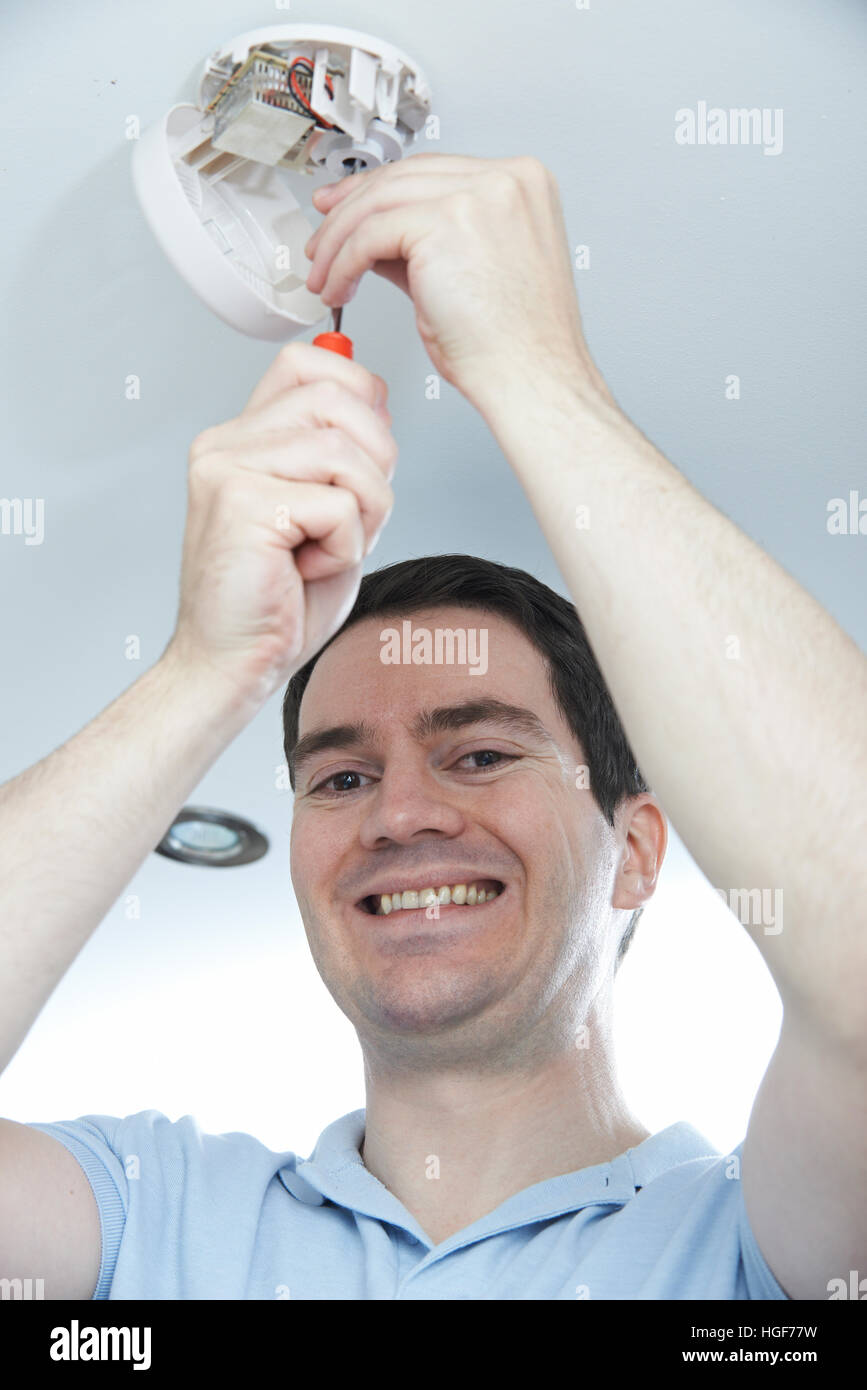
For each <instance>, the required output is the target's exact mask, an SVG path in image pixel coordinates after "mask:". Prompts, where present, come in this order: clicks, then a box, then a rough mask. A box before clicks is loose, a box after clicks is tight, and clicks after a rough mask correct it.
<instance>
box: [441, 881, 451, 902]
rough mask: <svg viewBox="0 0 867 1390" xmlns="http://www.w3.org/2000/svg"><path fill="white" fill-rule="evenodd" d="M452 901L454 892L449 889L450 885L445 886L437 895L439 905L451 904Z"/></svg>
mask: <svg viewBox="0 0 867 1390" xmlns="http://www.w3.org/2000/svg"><path fill="white" fill-rule="evenodd" d="M451 900H452V890H451V888H449V886H448V884H444V885H443V887H442V888H440V890H439V892H438V893H437V902H438V903H450V902H451Z"/></svg>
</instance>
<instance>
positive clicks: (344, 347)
mask: <svg viewBox="0 0 867 1390" xmlns="http://www.w3.org/2000/svg"><path fill="white" fill-rule="evenodd" d="M343 167H344V168H345V169H347V170H348V172H349V173H350V174H356V173H358V170H359V169H360V168H361V169H363V168H364V161H363V160H362V159H347V160H346V161H345V163H344V166H343ZM342 317H343V305H342V304H341V305H339V307H334V308H332V310H331V332H330V333H317V334H316V337H315V338H314V339H313V346H314V347H322V348H328V350H329V351H330V352H339V353H340V354H341V356H342V357H351V356H352V339H351V338H347V336H346V334H345V333H341V331H340V321H341V319H342Z"/></svg>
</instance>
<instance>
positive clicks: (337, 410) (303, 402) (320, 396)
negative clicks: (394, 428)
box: [213, 380, 397, 478]
mask: <svg viewBox="0 0 867 1390" xmlns="http://www.w3.org/2000/svg"><path fill="white" fill-rule="evenodd" d="M388 418H389V419H390V418H391V417H390V416H389V417H388ZM241 419H242V417H240V416H239V417H238V420H237V421H236V420H231V421H229V422H228V424H227V425H225V426H218V427H217V429H218V432H217V431H215V433H214V436H213V440H214V444H215V445H216V446H217V447H219V448H226V449H229V448H232V447H234V445H235V444H236V443H237V444H238V447H240V448H243V442H244V440H245V438H249V437H250V435H257V434H273V433H275V432H276V431H280V432H281V433H285V434H286V435H287V436H288V435H289V432H290V431H293V430H295V429H298V428H304V427H305V426H310V427H311V428H312V427H313V426H320V427H321V428H323V429H327V428H334V429H339V430H342V431H343V433H344V434H346V435H348V436H349V438H350V439H352V440H353V441H354V443H355V444H357V445H358V447H359V449H362V450H363V451H364V453H365V454H368V455H369V456H370V457H371V458H372V459H374V460H375V461H376V463H377V465H378V466H379V468H380V469H381V470H382V472H383V473H384V474H385V476H386V477H387V478H391V476H392V475H393V473H394V469H395V464H396V461H397V441H396V440H395V437H394V435H393V434H392V432H391V430H390V428H389V426H388V424H387V422H386V420H384V419H382V418H381V417H380V416H379V415H377V414H375V413H374V411H372V410H371V409H370V407H369V406H368V405H367V403H366V402H365V401H363V400H360V399H359V397H358V396H357V395H355V394H354V393H353V392H350V391H347V390H345V389H344V387H342V386H341V385H340V384H339V383H338V382H335V381H330V380H329V381H314V382H310V383H308V385H306V386H298V387H296V388H295V390H294V391H292V392H291V393H289V394H288V395H286V396H283V397H277V398H276V399H275V400H273V401H271V403H270V404H269V405H266V406H263V407H262V409H261V410H256V411H251V412H250V413H249V414H248V415H245V416H244V417H243V423H240V422H241Z"/></svg>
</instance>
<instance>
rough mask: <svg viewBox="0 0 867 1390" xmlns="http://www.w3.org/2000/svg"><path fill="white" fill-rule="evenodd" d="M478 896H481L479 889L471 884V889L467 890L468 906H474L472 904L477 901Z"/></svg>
mask: <svg viewBox="0 0 867 1390" xmlns="http://www.w3.org/2000/svg"><path fill="white" fill-rule="evenodd" d="M478 896H479V890H478V888H477V887H476V885H475V884H474V883H471V884H470V886H469V888H468V889H467V904H468V906H469V905H472V904H473V903H474V902H475V901H476V898H477V897H478Z"/></svg>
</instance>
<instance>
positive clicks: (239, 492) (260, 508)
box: [211, 476, 367, 579]
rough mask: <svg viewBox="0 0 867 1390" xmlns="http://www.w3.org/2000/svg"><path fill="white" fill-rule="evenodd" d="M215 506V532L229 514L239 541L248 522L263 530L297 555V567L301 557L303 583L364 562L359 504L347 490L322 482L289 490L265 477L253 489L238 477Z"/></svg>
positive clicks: (277, 542)
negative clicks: (219, 523) (220, 521)
mask: <svg viewBox="0 0 867 1390" xmlns="http://www.w3.org/2000/svg"><path fill="white" fill-rule="evenodd" d="M214 506H215V508H216V518H217V520H216V521H214V520H212V522H211V525H212V527H213V526H215V525H217V524H218V521H219V518H220V517H221V516H223V517H225V516H227V515H228V525H229V526H231V528H232V532H233V534H234V535H237V536H238V537H240V536H241V535H242V533H243V529H244V525H245V523H246V525H247V526H248V527H253V528H256V529H261V530H264V531H265V532H266V533H267V535H268V538H269V542H270V543H271V544H273V545H275V546H277V547H278V548H280V549H283V550H287V551H292V559H293V561H294V562H295V564H296V566H297V565H298V557H299V554H301V556H302V565H301V566H298V568H299V573H301V574H302V576H303V577H304V578H310V579H320V578H324V577H325V576H326V575H329V574H337V573H339V572H340V571H341V570H343V569H346V568H348V567H350V566H352V565H357V564H359V563H360V561H361V560H363V558H364V555H365V551H366V548H367V541H366V537H365V531H364V526H363V524H362V521H361V514H360V512H359V509H358V499H357V498H356V496H355V493H354V492H352V491H350V490H349V489H348V488H340V487H331V486H329V485H328V484H322V483H291V484H289V485H288V486H287V484H286V483H284V482H278V481H277V480H276V479H274V478H267V477H263V478H260V479H258V480H257V483H256V487H255V490H253V489H252V488H250V487H249V486H248V487H246V488H244V486H243V483H240V482H239V480H238V478H237V476H235V477H233V478H231V479H228V480H227V481H226V484H225V485H224V486H223V487H222V488H221V490H220V492H219V494H218V495H217V497H216V498H215V499H214ZM212 516H213V514H212Z"/></svg>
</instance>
